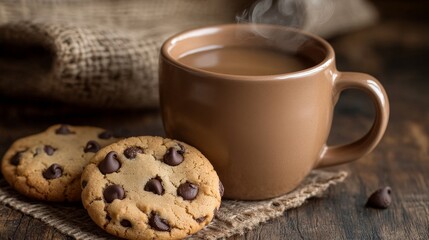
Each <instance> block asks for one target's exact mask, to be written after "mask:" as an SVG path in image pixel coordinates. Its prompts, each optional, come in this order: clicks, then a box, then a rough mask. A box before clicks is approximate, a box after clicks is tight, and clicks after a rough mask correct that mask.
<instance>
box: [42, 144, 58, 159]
mask: <svg viewBox="0 0 429 240" xmlns="http://www.w3.org/2000/svg"><path fill="white" fill-rule="evenodd" d="M55 150H56V149H55V148H53V147H52V146H49V145H46V146H45V147H44V148H43V151H45V153H46V154H48V155H49V156H52V154H54V152H55Z"/></svg>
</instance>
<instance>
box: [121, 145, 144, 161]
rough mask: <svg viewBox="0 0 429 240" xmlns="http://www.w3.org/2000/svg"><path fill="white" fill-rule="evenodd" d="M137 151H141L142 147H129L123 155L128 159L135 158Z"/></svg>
mask: <svg viewBox="0 0 429 240" xmlns="http://www.w3.org/2000/svg"><path fill="white" fill-rule="evenodd" d="M138 153H143V149H142V148H141V147H137V146H134V147H129V148H127V149H125V151H124V155H125V157H126V158H128V159H134V158H136V157H137V154H138Z"/></svg>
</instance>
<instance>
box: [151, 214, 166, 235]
mask: <svg viewBox="0 0 429 240" xmlns="http://www.w3.org/2000/svg"><path fill="white" fill-rule="evenodd" d="M149 225H150V226H151V227H152V228H153V229H155V230H158V231H164V232H165V231H170V225H168V222H167V220H165V219H162V218H160V217H159V216H158V215H157V214H154V213H152V216H151V217H150V219H149Z"/></svg>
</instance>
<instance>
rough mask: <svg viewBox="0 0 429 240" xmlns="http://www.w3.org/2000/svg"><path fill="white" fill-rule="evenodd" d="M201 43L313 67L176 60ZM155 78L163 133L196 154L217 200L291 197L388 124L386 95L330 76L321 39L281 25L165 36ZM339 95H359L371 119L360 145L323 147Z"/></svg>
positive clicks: (358, 80) (346, 76)
mask: <svg viewBox="0 0 429 240" xmlns="http://www.w3.org/2000/svg"><path fill="white" fill-rule="evenodd" d="M255 28H256V30H257V31H255ZM260 30H262V31H264V33H267V32H268V33H269V32H276V33H277V32H280V33H284V36H288V37H290V36H292V37H291V38H288V39H292V40H293V41H292V40H291V42H290V43H289V44H287V42H280V41H272V40H267V39H266V38H264V37H262V36H261V35H260V34H258V31H260ZM297 39H298V40H299V41H297ZM211 46H218V47H219V46H220V47H222V46H248V47H269V48H273V49H279V50H282V51H296V52H297V53H299V54H303V55H305V56H306V57H308V58H311V59H312V60H313V61H314V62H315V65H314V66H313V67H311V68H308V69H305V70H302V71H298V72H293V73H285V74H277V75H266V76H242V75H231V74H222V73H214V72H209V71H205V70H201V69H197V68H194V67H192V66H187V65H184V64H182V63H180V62H179V61H177V59H178V58H180V57H181V56H183V54H186V53H187V52H189V51H194V50H196V49H204V48H210V47H211ZM159 79H160V99H161V109H162V117H163V123H164V128H165V131H166V133H167V136H168V137H171V138H175V139H178V140H181V141H184V142H187V143H188V144H191V145H193V146H195V147H197V148H198V149H199V150H200V151H201V152H202V153H203V154H204V155H205V156H206V157H207V158H208V159H209V160H210V161H211V162H212V164H213V165H214V167H215V169H216V171H217V172H218V174H219V176H220V179H221V180H222V182H223V184H224V186H225V196H226V197H227V198H232V199H245V200H256V199H267V198H271V197H275V196H278V195H281V194H284V193H287V192H289V191H291V190H293V189H294V188H295V187H297V185H298V184H299V183H300V182H301V181H302V180H303V178H304V177H305V176H306V175H307V174H308V173H309V172H310V171H311V170H312V169H314V168H316V167H321V166H329V165H334V164H339V163H343V162H347V161H351V160H355V159H357V158H359V157H362V156H363V155H365V154H367V153H368V152H370V151H371V150H372V149H373V148H374V147H375V146H376V145H377V143H378V142H379V141H380V139H381V137H382V135H383V133H384V131H385V129H386V126H387V121H388V115H389V105H388V100H387V96H386V94H385V92H384V89H383V88H382V86H381V85H380V84H379V83H378V81H377V80H375V79H374V78H373V77H371V76H369V75H366V74H361V73H341V72H338V71H337V70H336V67H335V58H334V51H333V49H332V47H331V46H330V45H329V44H328V43H327V42H326V41H324V40H323V39H320V38H319V37H316V36H313V35H310V34H307V33H304V32H301V31H299V30H295V29H290V28H286V27H281V26H270V25H245V24H240V25H221V26H214V27H207V28H201V29H196V30H190V31H187V32H184V33H181V34H178V35H176V36H173V37H171V38H170V39H168V40H167V41H166V42H165V43H164V45H163V47H162V50H161V57H160V78H159ZM345 88H358V89H361V90H364V91H366V92H368V93H369V94H370V95H371V97H372V99H373V100H374V104H375V105H376V113H377V116H376V119H375V121H374V125H373V127H372V129H371V130H370V132H369V133H368V134H366V135H365V136H364V137H363V138H362V139H360V140H358V141H356V142H354V143H351V144H347V145H344V146H339V147H327V146H326V145H325V143H326V140H327V138H328V134H329V131H330V127H331V120H332V115H333V109H334V106H335V103H336V101H337V99H338V96H339V94H340V92H341V91H342V90H343V89H345Z"/></svg>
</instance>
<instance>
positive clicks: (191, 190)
mask: <svg viewBox="0 0 429 240" xmlns="http://www.w3.org/2000/svg"><path fill="white" fill-rule="evenodd" d="M177 195H178V196H181V197H182V198H183V199H185V200H194V199H195V198H196V197H197V195H198V186H197V185H195V184H193V183H190V182H185V183H182V184H180V186H179V187H178V188H177Z"/></svg>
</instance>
